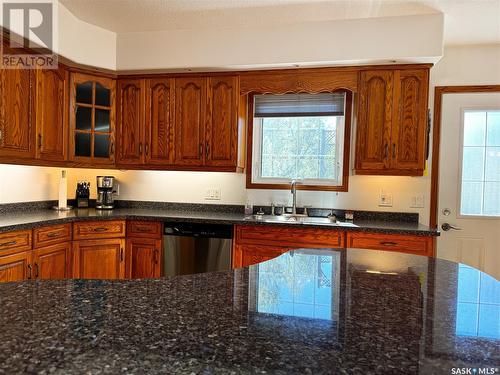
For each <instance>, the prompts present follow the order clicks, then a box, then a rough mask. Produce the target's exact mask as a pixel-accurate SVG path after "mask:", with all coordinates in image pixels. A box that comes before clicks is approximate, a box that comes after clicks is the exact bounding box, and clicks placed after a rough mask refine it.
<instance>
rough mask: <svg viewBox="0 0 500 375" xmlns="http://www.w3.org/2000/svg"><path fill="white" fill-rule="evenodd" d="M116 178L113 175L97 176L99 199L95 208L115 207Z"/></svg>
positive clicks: (108, 208) (110, 208) (106, 208)
mask: <svg viewBox="0 0 500 375" xmlns="http://www.w3.org/2000/svg"><path fill="white" fill-rule="evenodd" d="M114 184H115V178H114V177H113V176H97V200H96V205H95V208H96V209H98V210H112V209H113V208H114V202H115V198H114V194H115V193H116V192H115V190H114Z"/></svg>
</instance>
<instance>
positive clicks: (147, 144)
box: [145, 143, 149, 156]
mask: <svg viewBox="0 0 500 375" xmlns="http://www.w3.org/2000/svg"><path fill="white" fill-rule="evenodd" d="M145 148H146V156H148V154H149V143H146V146H145Z"/></svg>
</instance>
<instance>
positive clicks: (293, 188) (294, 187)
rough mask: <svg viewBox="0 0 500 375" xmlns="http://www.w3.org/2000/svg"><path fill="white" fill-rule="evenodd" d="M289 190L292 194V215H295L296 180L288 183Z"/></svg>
mask: <svg viewBox="0 0 500 375" xmlns="http://www.w3.org/2000/svg"><path fill="white" fill-rule="evenodd" d="M290 190H291V192H292V195H293V201H292V215H297V180H292V182H291V183H290Z"/></svg>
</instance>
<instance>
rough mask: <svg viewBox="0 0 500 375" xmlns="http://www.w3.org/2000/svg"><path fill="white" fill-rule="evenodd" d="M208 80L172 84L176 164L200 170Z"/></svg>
mask: <svg viewBox="0 0 500 375" xmlns="http://www.w3.org/2000/svg"><path fill="white" fill-rule="evenodd" d="M206 99H207V78H205V77H186V78H176V80H175V163H176V164H177V165H189V166H202V165H203V164H204V162H205V115H206V108H207V105H206Z"/></svg>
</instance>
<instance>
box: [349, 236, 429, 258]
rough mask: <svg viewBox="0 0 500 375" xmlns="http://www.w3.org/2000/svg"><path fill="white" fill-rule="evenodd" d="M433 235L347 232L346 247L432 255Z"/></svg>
mask: <svg viewBox="0 0 500 375" xmlns="http://www.w3.org/2000/svg"><path fill="white" fill-rule="evenodd" d="M433 243H434V240H433V237H426V236H411V235H400V234H383V233H356V232H347V247H350V248H360V249H372V250H388V251H399V252H403V253H410V254H418V255H427V256H434V251H433Z"/></svg>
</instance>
